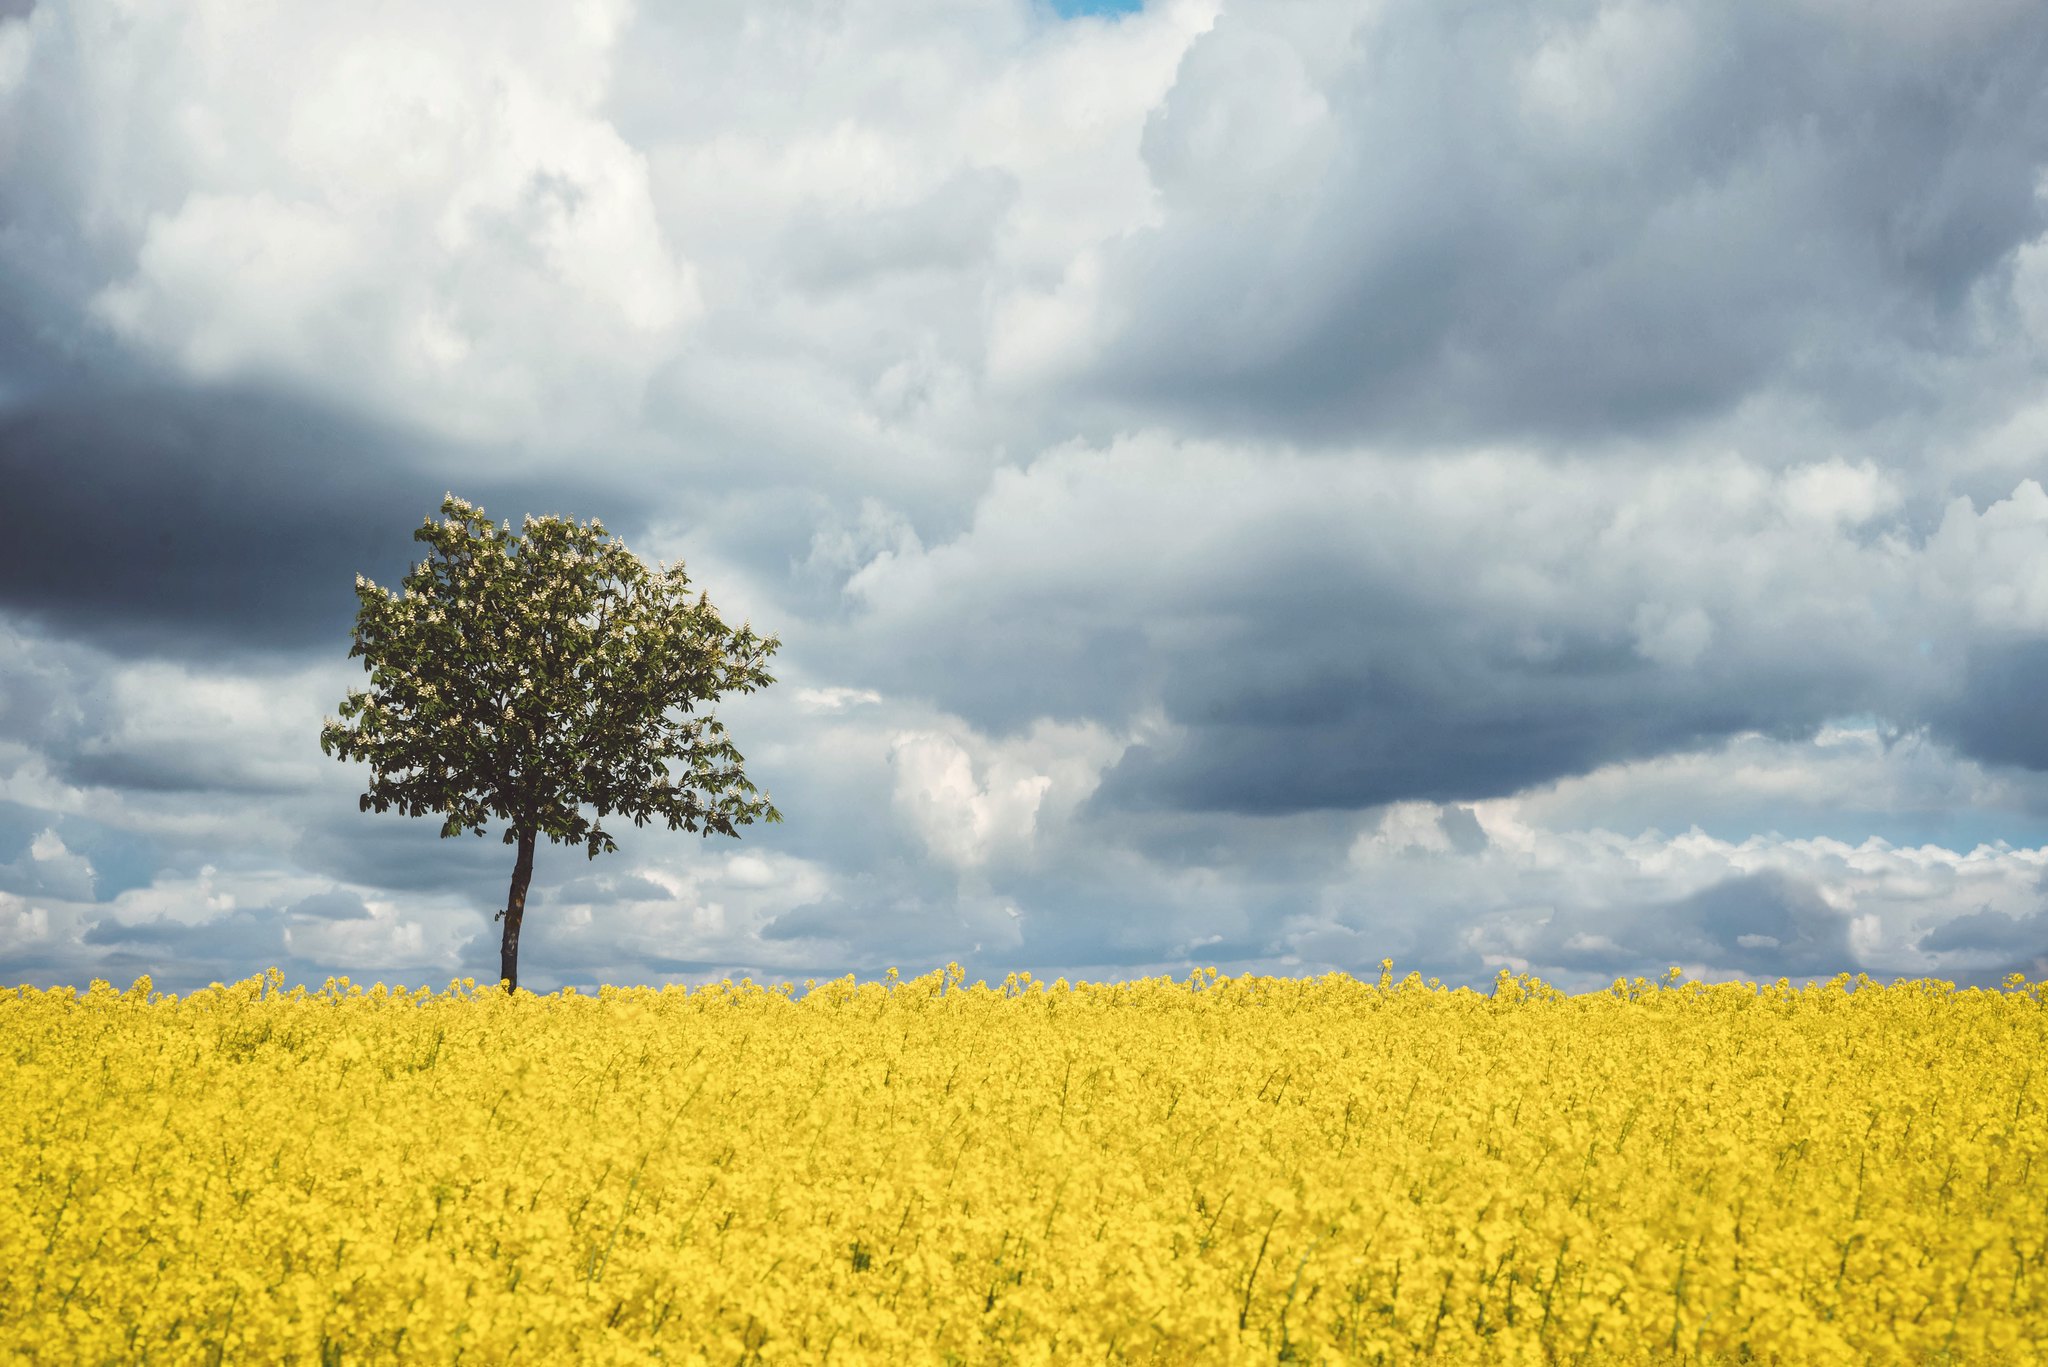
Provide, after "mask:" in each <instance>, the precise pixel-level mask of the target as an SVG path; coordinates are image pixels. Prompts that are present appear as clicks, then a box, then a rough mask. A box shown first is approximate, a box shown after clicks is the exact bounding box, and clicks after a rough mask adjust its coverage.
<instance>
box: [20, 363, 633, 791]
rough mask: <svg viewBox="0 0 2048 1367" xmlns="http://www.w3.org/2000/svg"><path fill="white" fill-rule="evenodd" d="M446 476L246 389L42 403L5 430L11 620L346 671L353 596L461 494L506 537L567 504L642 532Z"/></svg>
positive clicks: (371, 430) (594, 497) (605, 499)
mask: <svg viewBox="0 0 2048 1367" xmlns="http://www.w3.org/2000/svg"><path fill="white" fill-rule="evenodd" d="M450 458H451V452H450V449H449V448H447V447H446V446H443V445H438V444H436V443H434V442H433V441H432V440H431V439H427V438H422V437H419V436H415V435H408V434H406V433H404V432H402V431H399V430H397V429H393V428H389V427H383V426H380V425H378V424H376V423H373V422H370V421H367V420H365V419H362V418H359V417H354V416H349V415H346V414H343V413H340V412H337V411H335V410H333V409H331V408H327V407H323V406H320V405H317V404H314V403H312V402H310V401H307V400H304V399H299V398H295V397H291V396H289V395H286V394H283V393H279V392H275V391H267V390H264V389H261V388H256V387H251V386H231V387H221V388H198V389H173V388H168V387H161V386H158V387H150V388H131V387H126V386H121V385H105V384H102V385H98V386H95V387H93V388H89V389H76V388H73V389H69V390H65V391H62V392H57V393H45V394H41V395H38V396H37V397H35V398H34V399H32V400H30V401H28V402H26V403H24V404H22V405H21V406H18V407H15V408H13V409H12V410H10V411H6V412H4V413H0V488H4V489H5V490H6V491H7V511H6V518H7V535H5V536H0V604H4V605H5V606H6V607H7V608H9V609H11V610H13V611H15V612H17V613H20V614H22V615H23V616H25V617H27V618H30V619H32V620H35V621H37V622H39V623H40V624H42V625H43V626H45V627H46V628H48V629H49V630H50V631H52V632H53V633H55V634H58V635H63V636H71V637H77V638H82V639H86V640H90V641H93V642H95V643H97V644H100V645H102V646H105V647H107V648H109V649H112V650H114V651H116V652H118V653H123V654H127V653H146V654H151V655H157V656H164V657H170V658H174V659H185V660H209V659H213V658H215V657H217V656H219V655H220V654H222V653H223V652H225V653H229V654H241V653H245V652H257V651H270V652H284V651H312V650H335V651H337V653H338V654H339V655H343V656H345V655H346V653H347V649H348V640H349V633H350V629H351V627H352V625H353V623H354V620H355V612H356V606H357V601H356V597H355V576H356V575H357V574H365V575H368V576H369V577H370V578H372V579H374V580H376V581H377V582H378V583H381V584H386V585H388V586H393V587H395V586H396V585H397V584H398V582H399V580H401V579H402V578H403V577H404V575H405V572H406V571H407V569H409V568H410V566H411V565H412V564H413V563H414V562H416V561H417V560H418V559H420V558H422V556H423V555H424V554H425V547H423V546H420V545H419V544H418V543H416V542H414V541H413V540H412V539H411V538H412V533H413V531H414V530H415V529H416V528H418V527H419V525H420V523H421V522H422V521H423V520H425V519H426V518H428V517H431V516H434V515H436V513H437V510H438V508H439V506H440V503H441V499H442V496H443V495H444V494H445V493H447V492H449V491H450V488H451V485H450V480H451V479H453V480H455V482H456V484H457V485H458V486H459V487H454V488H453V492H455V493H458V494H461V495H462V496H463V497H466V498H468V499H470V500H471V501H472V502H475V503H479V504H481V505H482V506H483V507H484V509H485V510H486V511H487V512H488V513H489V514H490V515H491V516H492V517H493V518H494V519H497V520H501V521H502V520H504V519H506V518H509V519H510V520H511V521H512V524H513V526H514V527H515V528H516V527H517V526H518V525H519V521H520V519H521V518H522V517H523V516H524V515H526V514H527V513H529V512H531V513H536V514H538V513H543V512H553V511H557V510H558V509H557V507H556V505H557V504H558V503H560V504H562V505H563V506H562V507H561V508H560V509H559V511H562V512H565V513H567V514H569V515H573V516H577V517H579V518H581V519H588V518H590V517H599V518H601V519H602V520H604V521H605V522H606V524H607V527H608V529H613V530H617V531H619V532H620V533H621V534H623V535H626V536H629V537H630V535H631V534H632V532H633V530H634V529H635V522H636V516H635V514H636V509H637V508H638V506H639V505H638V503H637V501H636V500H635V499H633V498H631V497H629V496H627V495H626V494H624V493H622V492H613V493H611V494H609V496H608V494H607V492H606V490H607V485H606V483H605V482H604V481H603V480H602V479H601V478H585V477H581V476H578V475H576V474H574V473H573V472H565V473H564V474H563V475H561V476H559V477H557V478H556V479H554V480H551V481H549V482H548V483H547V484H538V483H532V482H516V481H511V480H504V479H495V480H475V479H462V478H460V477H458V476H451V475H447V474H436V473H434V469H433V467H434V466H435V465H436V464H438V463H445V462H447V461H448V460H449V459H450ZM571 491H573V500H564V499H562V498H561V497H560V495H561V494H563V493H565V492H571ZM615 518H616V522H617V524H618V525H617V526H616V527H615V528H614V527H613V523H614V519H615ZM109 777H110V778H118V777H119V776H117V775H110V776H109ZM130 780H132V781H135V782H138V783H141V784H143V785H144V786H148V785H149V783H150V779H149V776H148V775H146V774H140V775H130V776H128V778H127V779H122V780H121V781H130Z"/></svg>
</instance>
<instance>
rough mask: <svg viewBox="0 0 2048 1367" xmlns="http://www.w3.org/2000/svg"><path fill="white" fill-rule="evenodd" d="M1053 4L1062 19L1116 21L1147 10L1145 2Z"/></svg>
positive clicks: (1066, 0) (1069, 0)
mask: <svg viewBox="0 0 2048 1367" xmlns="http://www.w3.org/2000/svg"><path fill="white" fill-rule="evenodd" d="M1051 3H1052V9H1053V13H1055V14H1057V15H1059V17H1060V18H1062V19H1081V18H1099V19H1114V18H1116V17H1117V16H1118V15H1123V14H1136V13H1137V12H1138V11H1139V10H1141V9H1143V8H1145V2H1144V0H1051Z"/></svg>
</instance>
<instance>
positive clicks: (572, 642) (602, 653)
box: [320, 494, 782, 986]
mask: <svg viewBox="0 0 2048 1367" xmlns="http://www.w3.org/2000/svg"><path fill="white" fill-rule="evenodd" d="M441 514H442V516H441V520H440V521H438V522H437V521H435V520H434V519H433V518H428V519H427V520H426V522H425V523H424V524H423V525H422V526H421V527H420V528H419V529H418V530H417V531H415V532H414V533H413V539H414V540H416V541H421V542H425V543H427V544H428V545H429V546H431V547H432V548H433V553H432V554H431V555H430V556H429V557H428V558H427V559H425V560H423V561H421V562H420V563H419V564H418V565H416V566H414V567H413V570H412V572H411V573H410V574H408V575H407V576H406V578H405V581H404V592H403V593H402V594H397V593H393V592H392V591H391V590H389V589H386V588H383V587H380V586H379V585H377V584H375V583H372V582H371V581H370V580H368V579H365V578H363V577H362V576H360V575H358V576H357V578H356V597H357V599H358V600H359V603H360V606H359V608H358V610H357V614H356V625H355V641H354V645H353V647H352V648H351V649H350V651H349V655H350V657H351V658H355V657H358V656H360V657H362V659H363V662H364V668H365V669H367V670H368V671H369V673H370V683H371V687H370V689H369V690H368V691H365V690H361V689H351V690H349V694H348V697H347V698H346V699H345V700H344V701H343V702H342V704H341V708H340V714H341V715H340V717H339V719H335V718H328V719H327V720H326V722H325V724H324V725H323V726H322V728H321V731H320V748H321V750H322V751H324V752H326V753H327V754H330V755H336V756H338V757H340V758H342V759H344V760H364V761H367V762H368V763H369V765H370V766H371V770H372V778H371V782H370V787H369V791H368V792H366V793H364V794H363V795H362V797H361V799H360V801H359V802H358V807H359V809H360V810H362V811H366V812H367V811H371V810H375V811H379V812H383V811H388V810H390V809H392V808H394V807H396V808H397V809H398V810H400V811H402V812H404V813H405V814H406V815H408V816H425V815H428V814H430V813H431V814H437V815H441V816H442V817H443V818H444V819H443V821H442V825H441V834H442V836H443V837H447V836H453V835H459V834H461V833H462V832H463V831H468V830H473V831H475V832H476V833H477V834H478V835H479V836H481V835H482V834H483V833H484V827H485V826H486V825H488V824H489V823H490V822H492V821H503V822H505V823H506V827H505V836H504V840H505V843H506V844H508V845H510V844H517V845H519V846H520V858H519V861H518V864H517V866H516V867H515V870H514V877H513V887H512V897H511V899H510V901H509V902H508V905H507V908H506V911H505V912H504V913H502V915H504V916H505V919H506V934H507V937H508V939H507V946H506V949H505V953H504V969H505V973H504V976H505V978H506V980H507V985H508V986H511V985H514V984H516V982H517V974H516V966H517V965H516V957H517V943H518V924H519V918H520V915H521V913H522V912H523V909H524V901H525V892H526V877H527V876H530V873H531V868H532V850H533V843H534V839H535V837H536V836H542V835H544V836H546V837H547V838H548V839H549V840H551V841H554V842H556V843H558V844H568V843H581V844H583V845H584V846H585V847H586V849H587V851H588V857H589V858H592V859H595V858H596V857H597V855H598V853H599V852H600V851H610V850H616V849H617V848H618V845H617V844H616V842H615V841H614V840H613V839H612V835H611V833H610V832H609V831H607V830H605V829H604V826H603V824H602V823H603V822H604V821H605V820H606V819H607V818H610V817H612V816H614V815H618V816H625V817H629V818H631V819H632V821H633V824H634V825H635V826H644V825H646V824H647V823H648V822H649V821H651V820H665V821H666V822H667V823H668V826H669V829H671V830H685V831H691V832H696V833H701V834H703V835H705V836H709V835H710V834H711V833H712V832H714V831H716V832H718V833H719V834H722V835H731V836H737V835H738V834H739V832H738V830H737V828H738V827H740V826H744V825H748V824H751V823H752V822H754V821H755V820H757V819H759V820H765V821H780V820H781V819H782V814H781V813H780V812H778V811H776V810H775V808H774V806H773V805H771V804H770V803H769V801H768V799H767V796H766V795H765V794H763V793H760V792H759V790H757V789H756V788H755V786H754V785H753V784H752V783H751V782H749V781H748V779H747V777H746V774H745V771H744V769H743V767H742V761H743V757H742V756H741V754H740V752H739V750H738V749H737V748H735V747H734V745H733V743H732V742H731V740H730V739H729V738H728V737H727V735H726V732H725V727H724V726H723V725H722V724H721V723H720V722H719V721H718V719H717V718H716V717H715V716H713V715H711V714H710V713H708V712H703V711H699V710H698V709H699V707H700V706H701V705H702V704H705V703H708V702H711V701H713V700H715V699H716V698H718V697H720V696H722V695H724V694H727V693H751V692H753V691H755V690H756V689H760V688H764V687H766V686H767V685H769V684H771V683H773V682H774V681H775V680H774V677H773V676H772V675H770V674H769V673H768V672H767V670H766V669H765V667H764V666H765V665H766V662H767V660H768V658H769V657H770V656H771V655H773V654H774V652H775V651H776V649H777V648H778V647H779V646H780V645H781V642H780V641H779V640H777V639H776V638H775V637H773V636H767V637H762V636H757V635H755V634H754V631H753V628H752V626H751V624H747V625H743V626H741V627H740V628H739V629H738V630H734V629H733V628H731V627H729V626H727V625H726V624H725V623H724V622H723V621H721V620H720V618H719V615H718V613H717V610H716V609H715V608H714V607H713V606H712V604H711V602H710V599H709V597H708V596H707V595H705V594H703V593H701V592H700V593H699V594H697V596H696V597H695V599H694V600H692V598H691V596H690V594H689V592H688V589H689V579H688V577H687V576H686V575H685V573H684V570H683V566H682V564H681V563H680V562H679V563H677V564H674V565H669V566H659V565H657V566H656V567H655V569H653V570H652V571H650V570H649V569H648V567H647V566H646V565H644V564H642V563H641V561H640V560H639V559H638V557H636V556H634V555H633V554H632V552H630V551H628V550H627V549H626V548H625V546H624V545H622V544H620V543H619V542H618V540H617V539H616V538H613V537H611V536H609V535H608V534H607V533H606V532H605V530H604V526H603V524H602V523H601V522H599V521H598V520H597V519H595V518H593V519H591V521H590V522H589V524H588V525H581V524H578V523H577V522H575V521H574V520H572V519H565V518H558V517H538V518H536V517H528V518H526V519H525V521H524V525H523V527H522V529H521V531H519V532H517V533H515V532H513V531H512V527H511V523H510V522H506V523H504V524H503V525H502V526H496V525H493V524H492V522H491V520H490V519H489V518H488V517H486V516H485V515H484V512H483V509H481V508H478V507H476V506H475V505H473V504H470V503H468V502H466V501H465V500H462V499H459V498H456V497H455V496H454V495H453V494H450V495H448V497H447V498H446V499H444V500H443V502H442V504H441ZM672 714H673V715H672ZM585 807H590V808H594V809H595V810H596V818H595V819H594V820H593V819H591V818H589V817H587V816H586V815H585V814H584V811H583V809H584V808H585Z"/></svg>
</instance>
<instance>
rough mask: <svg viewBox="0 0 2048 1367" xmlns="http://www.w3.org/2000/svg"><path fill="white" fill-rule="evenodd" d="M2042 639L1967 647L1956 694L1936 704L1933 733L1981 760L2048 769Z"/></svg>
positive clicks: (2047, 649)
mask: <svg viewBox="0 0 2048 1367" xmlns="http://www.w3.org/2000/svg"><path fill="white" fill-rule="evenodd" d="M2044 683H2048V640H2027V641H2001V642H1990V643H1986V644H1982V645H1975V646H1972V647H1971V648H1970V650H1969V652H1968V664H1967V667H1966V668H1965V670H1964V676H1963V683H1962V687H1961V689H1960V690H1959V692H1958V694H1957V695H1956V696H1955V697H1953V698H1951V699H1949V700H1947V701H1945V702H1943V703H1942V704H1941V705H1939V706H1938V707H1937V708H1936V710H1935V712H1934V715H1933V718H1932V726H1933V730H1934V733H1935V734H1936V735H1938V736H1940V737H1941V738H1942V739H1944V740H1946V741H1949V742H1950V743H1951V744H1953V745H1954V746H1955V747H1956V748H1957V749H1958V750H1960V751H1961V752H1962V753H1963V754H1966V755H1968V756H1969V757H1970V758H1972V759H1978V760H1983V761H1984V762H1985V763H1987V764H2008V765H2017V766H2019V767H2020V768H2023V769H2033V770H2037V771H2038V770H2048V707H2044V706H2043V705H2042V689H2043V686H2044Z"/></svg>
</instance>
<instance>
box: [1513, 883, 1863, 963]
mask: <svg viewBox="0 0 2048 1367" xmlns="http://www.w3.org/2000/svg"><path fill="white" fill-rule="evenodd" d="M1544 940H1545V943H1544V944H1543V946H1542V948H1541V949H1532V950H1531V951H1530V957H1531V958H1532V960H1535V961H1537V962H1540V963H1548V964H1555V965H1558V966H1561V967H1564V968H1568V969H1572V970H1576V971H1579V972H1589V971H1591V972H1599V973H1603V974H1606V973H1611V974H1617V975H1634V974H1654V973H1661V972H1662V971H1663V969H1664V968H1665V967H1666V966H1667V965H1669V964H1673V963H1694V964H1707V965H1710V966H1712V968H1713V969H1715V970H1718V971H1721V972H1733V973H1738V974H1744V975H1748V976H1751V977H1770V976H1789V975H1794V974H1806V975H1820V976H1833V975H1834V974H1836V973H1843V972H1853V971H1855V970H1856V968H1857V967H1858V960H1857V957H1856V955H1855V954H1854V952H1853V951H1852V950H1851V949H1850V947H1849V936H1848V919H1847V917H1846V916H1845V915H1844V914H1843V913H1841V912H1838V911H1836V910H1834V909H1833V908H1832V907H1830V906H1828V904H1827V903H1826V901H1825V900H1823V899H1822V898H1821V896H1820V894H1819V892H1818V891H1817V890H1816V888H1815V887H1814V885H1813V884H1812V883H1811V882H1809V881H1807V880H1805V879H1801V878H1796V877H1793V876H1791V875H1788V874H1784V873H1780V872H1778V871H1776V870H1765V871H1763V872H1760V873H1753V874H1740V875H1737V876H1735V877H1731V878H1727V879H1724V880H1722V881H1721V882H1718V883H1715V884H1714V885H1712V886H1711V887H1707V888H1703V889H1701V890H1700V891H1699V892H1696V893H1693V894H1691V895H1690V896H1687V897H1682V898H1679V899H1678V900H1676V901H1673V902H1669V903H1665V904H1663V905H1661V906H1649V907H1617V908H1614V909H1612V910H1610V911H1605V912H1581V913H1577V914H1574V915H1568V916H1567V915H1560V916H1558V917H1556V918H1555V919H1554V920H1553V923H1552V924H1551V925H1550V926H1549V927H1548V928H1547V932H1546V934H1545V937H1544Z"/></svg>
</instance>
